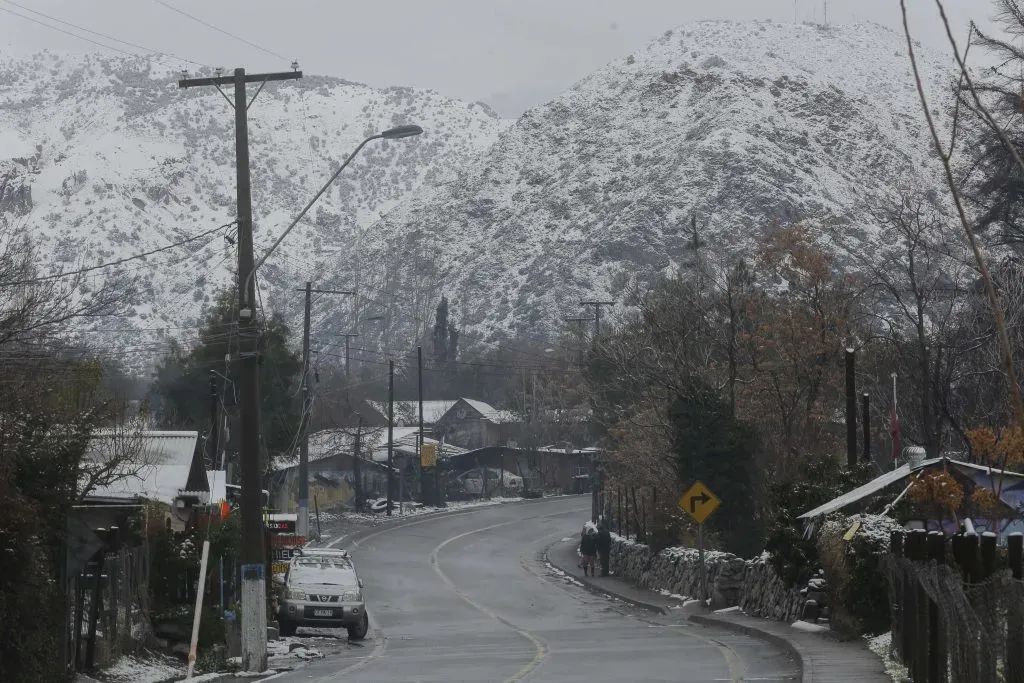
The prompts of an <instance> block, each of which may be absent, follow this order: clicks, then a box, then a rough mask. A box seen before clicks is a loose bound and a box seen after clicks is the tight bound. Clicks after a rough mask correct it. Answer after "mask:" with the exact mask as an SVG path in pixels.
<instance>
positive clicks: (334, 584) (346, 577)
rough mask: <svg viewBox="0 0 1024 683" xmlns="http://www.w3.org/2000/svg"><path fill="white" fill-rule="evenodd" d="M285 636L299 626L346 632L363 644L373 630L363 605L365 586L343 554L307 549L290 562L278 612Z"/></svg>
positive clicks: (278, 621) (346, 555)
mask: <svg viewBox="0 0 1024 683" xmlns="http://www.w3.org/2000/svg"><path fill="white" fill-rule="evenodd" d="M277 623H278V626H279V628H280V632H281V635H282V636H291V635H295V630H296V629H297V628H298V627H299V626H309V627H314V628H344V629H347V630H348V637H349V638H350V639H352V640H362V639H363V638H365V637H366V633H367V631H368V630H369V627H370V620H369V616H368V615H367V613H366V604H365V603H364V601H363V582H362V580H360V579H359V577H358V575H357V574H356V568H355V565H354V564H353V563H352V558H351V557H349V555H348V553H347V552H346V551H344V550H334V549H329V548H306V549H303V551H302V552H300V553H299V554H297V555H295V556H294V557H292V558H291V560H290V561H289V563H288V571H287V573H286V574H285V577H284V587H283V597H282V599H281V601H280V605H279V607H278V610H277Z"/></svg>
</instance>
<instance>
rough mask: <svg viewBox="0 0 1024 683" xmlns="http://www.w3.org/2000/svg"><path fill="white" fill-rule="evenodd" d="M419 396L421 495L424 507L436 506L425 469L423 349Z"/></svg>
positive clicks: (420, 350)
mask: <svg viewBox="0 0 1024 683" xmlns="http://www.w3.org/2000/svg"><path fill="white" fill-rule="evenodd" d="M416 374H417V376H418V378H419V381H418V382H417V395H418V400H419V414H420V438H419V439H417V440H416V457H417V458H419V460H420V495H421V496H422V497H423V503H424V505H433V504H434V502H435V501H434V492H433V491H431V490H430V473H429V472H427V470H426V468H425V467H423V347H422V346H417V347H416Z"/></svg>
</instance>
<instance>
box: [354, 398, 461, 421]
mask: <svg viewBox="0 0 1024 683" xmlns="http://www.w3.org/2000/svg"><path fill="white" fill-rule="evenodd" d="M371 405H372V406H373V407H374V408H375V409H376V410H378V411H379V412H380V413H381V415H383V416H384V420H385V421H387V416H388V404H387V403H384V402H382V401H374V402H371ZM453 405H455V400H454V399H446V400H440V401H438V400H433V401H424V402H423V424H424V425H432V424H435V423H436V422H437V421H438V420H440V419H441V416H442V415H444V414H445V413H447V412H448V410H449V409H450V408H451V407H452V406H453ZM419 419H420V412H419V402H418V401H395V425H402V426H412V425H418V424H419Z"/></svg>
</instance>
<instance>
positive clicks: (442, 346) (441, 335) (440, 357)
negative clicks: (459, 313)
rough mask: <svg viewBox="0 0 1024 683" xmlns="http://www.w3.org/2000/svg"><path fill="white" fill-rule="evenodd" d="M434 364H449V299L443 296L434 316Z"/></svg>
mask: <svg viewBox="0 0 1024 683" xmlns="http://www.w3.org/2000/svg"><path fill="white" fill-rule="evenodd" d="M433 342H434V363H435V364H436V365H438V366H443V365H444V364H445V363H447V362H448V297H445V296H442V297H441V303H439V304H438V305H437V312H436V313H435V316H434V338H433Z"/></svg>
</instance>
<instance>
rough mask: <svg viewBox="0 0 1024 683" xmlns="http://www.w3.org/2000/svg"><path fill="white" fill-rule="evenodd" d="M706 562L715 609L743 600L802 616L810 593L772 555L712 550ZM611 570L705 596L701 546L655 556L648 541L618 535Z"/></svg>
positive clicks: (753, 610) (756, 609) (752, 609)
mask: <svg viewBox="0 0 1024 683" xmlns="http://www.w3.org/2000/svg"><path fill="white" fill-rule="evenodd" d="M704 562H705V565H706V566H707V581H708V590H709V591H710V592H711V604H712V607H714V608H715V609H721V608H723V607H732V606H734V605H739V606H740V607H741V608H742V609H743V611H744V612H746V613H747V614H751V615H754V616H759V617H768V618H771V619H778V620H780V621H796V620H797V619H799V618H800V613H801V610H802V609H803V603H804V597H803V596H802V595H801V593H800V591H798V590H794V589H790V588H787V587H786V586H785V585H784V584H783V583H782V580H781V579H779V577H778V576H777V575H776V574H775V570H774V569H772V566H771V564H769V563H768V562H767V557H766V556H764V555H762V556H761V557H759V558H757V559H754V560H744V559H743V558H741V557H738V556H736V555H733V554H731V553H723V552H718V551H707V552H705V553H704ZM611 569H612V572H614V573H615V574H616V575H618V576H621V577H623V578H625V579H628V580H629V581H632V582H633V583H635V584H637V585H638V586H641V587H643V588H650V589H651V590H663V591H668V592H669V593H674V594H676V595H680V596H696V595H700V570H699V564H698V552H697V550H696V549H695V548H666V549H665V550H662V551H661V552H659V553H657V554H656V555H653V556H652V554H651V549H650V548H648V547H647V546H646V545H643V544H641V543H636V542H634V541H630V540H627V539H625V538H622V537H619V536H616V535H614V534H613V535H612V552H611Z"/></svg>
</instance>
